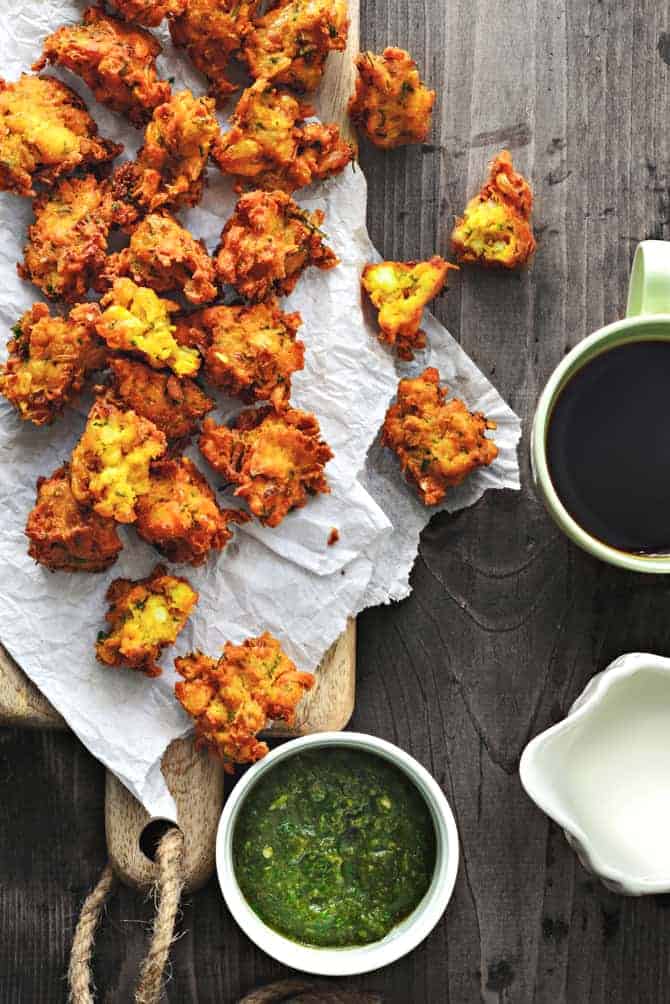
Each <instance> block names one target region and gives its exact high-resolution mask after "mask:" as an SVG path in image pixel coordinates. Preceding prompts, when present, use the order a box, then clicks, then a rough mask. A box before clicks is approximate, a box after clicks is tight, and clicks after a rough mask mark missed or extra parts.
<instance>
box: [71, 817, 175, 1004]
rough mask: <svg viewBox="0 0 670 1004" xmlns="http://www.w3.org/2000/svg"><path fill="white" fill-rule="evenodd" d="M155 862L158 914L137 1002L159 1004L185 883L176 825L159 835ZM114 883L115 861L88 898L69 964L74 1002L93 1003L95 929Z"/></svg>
mask: <svg viewBox="0 0 670 1004" xmlns="http://www.w3.org/2000/svg"><path fill="white" fill-rule="evenodd" d="M156 863H157V865H158V877H157V879H156V886H155V891H154V894H155V897H156V916H155V918H154V925H153V930H152V934H151V943H150V945H149V950H148V952H147V954H146V956H145V958H144V961H143V963H142V966H141V969H140V977H139V980H138V983H137V987H136V990H135V998H134V999H135V1004H158V1002H159V1001H160V998H161V994H162V992H163V974H164V972H165V965H166V963H167V958H168V953H169V951H170V945H171V944H172V941H173V939H174V928H175V922H176V919H177V911H178V909H179V900H180V899H181V893H182V889H183V888H184V835H183V833H182V832H181V830H179V829H177V827H172V828H171V829H170V830H168V831H167V833H166V834H165V835H164V836H163V837H162V838H161V841H160V843H159V844H158V847H157V849H156ZM116 884H117V883H116V877H115V875H114V872H113V871H112V866H111V864H109V863H107V865H105V868H104V871H103V872H102V875H101V876H100V878H99V880H98V883H97V885H96V886H95V888H94V889H93V891H92V892H90V893H89V895H88V896H87V897H86V899H85V900H84V905H83V906H82V908H81V913H80V915H79V920H78V921H77V927H76V928H75V932H74V940H73V942H72V951H71V953H70V964H69V966H68V974H67V975H68V984H69V987H70V1004H94V999H95V998H94V996H93V990H92V982H93V981H92V975H91V956H92V954H93V945H94V941H95V931H96V928H97V926H98V924H99V922H100V918H101V917H102V913H103V910H104V907H105V904H106V902H107V899H108V898H109V896H110V895H111V894H112V892H113V891H114V889H115V888H116Z"/></svg>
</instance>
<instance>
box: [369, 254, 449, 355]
mask: <svg viewBox="0 0 670 1004" xmlns="http://www.w3.org/2000/svg"><path fill="white" fill-rule="evenodd" d="M449 269H457V266H456V265H450V264H449V262H447V261H445V260H444V258H440V257H439V256H438V255H434V256H433V257H432V258H431V259H430V260H429V261H419V262H417V261H406V262H405V261H382V262H377V263H376V264H374V265H366V266H365V268H364V269H363V275H362V277H361V284H362V286H363V289H364V290H365V292H366V293H367V294H368V296H369V297H370V299H371V300H372V303H373V304H374V306H375V307H376V308H377V310H378V311H379V314H378V316H377V321H378V323H379V327H380V334H379V340H380V341H381V342H386V344H387V345H393V346H395V349H396V352H397V353H398V355H399V357H400V358H401V359H413V358H414V351H415V350H416V349H422V348H424V346H425V344H426V334H425V332H424V331H421V329H420V324H421V318H422V316H423V308H424V307H425V306H426V304H427V303H428V302H429V301H430V300H432V299H433V297H435V296H437V295H438V293H440V292H441V291H442V289H443V288H444V284H445V283H446V281H447V272H448V271H449Z"/></svg>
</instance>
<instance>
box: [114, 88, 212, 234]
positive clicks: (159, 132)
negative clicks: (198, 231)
mask: <svg viewBox="0 0 670 1004" xmlns="http://www.w3.org/2000/svg"><path fill="white" fill-rule="evenodd" d="M214 107H215V106H214V101H213V99H212V98H204V97H203V98H194V97H193V95H192V94H191V92H190V91H179V93H178V94H173V95H172V98H171V99H170V100H169V101H167V102H166V103H165V104H164V105H159V106H158V108H156V109H155V110H154V113H153V117H152V119H151V122H150V123H149V125H148V126H147V128H146V132H145V134H144V146H143V147H142V149H141V150H140V151H139V153H138V155H137V159H136V160H131V161H128V162H127V163H125V164H122V165H121V167H119V168H118V169H117V170H116V171H115V172H114V176H113V178H112V190H113V195H114V200H115V202H114V214H115V215H114V220H115V222H116V223H117V224H118V225H119V226H122V227H130V226H132V225H133V224H134V223H135V222H136V221H137V220H138V219H140V217H142V216H145V215H146V214H147V213H150V212H154V211H155V210H156V209H160V208H161V206H165V207H166V208H169V209H174V208H176V207H178V206H195V205H197V204H198V202H200V199H201V198H202V192H203V187H204V172H205V168H206V166H207V160H208V158H209V154H210V151H211V148H212V144H213V142H214V140H215V139H216V137H217V136H218V135H219V124H218V122H217V120H216V117H215V115H214Z"/></svg>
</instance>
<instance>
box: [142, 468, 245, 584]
mask: <svg viewBox="0 0 670 1004" xmlns="http://www.w3.org/2000/svg"><path fill="white" fill-rule="evenodd" d="M248 519H249V516H248V515H247V513H245V512H241V511H240V510H239V509H220V508H219V505H218V503H217V501H216V496H215V495H214V492H213V491H212V489H211V488H210V486H209V484H208V483H207V480H206V478H205V477H204V475H203V474H201V473H200V471H199V470H198V468H197V467H196V466H195V464H194V463H192V462H191V461H190V460H188V459H187V458H186V457H179V458H178V459H177V460H162V461H159V462H158V463H157V464H154V465H153V467H152V469H151V478H150V483H149V491H148V492H147V494H146V495H143V496H142V498H141V499H140V500H139V502H138V505H137V524H136V529H137V532H138V533H139V535H140V537H142V538H143V539H144V540H146V541H148V543H149V544H153V545H154V547H155V548H157V549H158V550H159V551H160V552H161V554H163V555H165V557H166V558H167V559H168V560H169V561H173V562H175V563H182V562H187V563H188V564H190V565H202V564H203V562H204V561H206V560H207V556H208V555H209V553H210V552H211V551H222V550H223V548H224V547H225V546H226V544H227V543H228V541H229V540H230V539H231V538H232V536H233V533H232V530H231V529H230V524H231V523H246V522H247V521H248Z"/></svg>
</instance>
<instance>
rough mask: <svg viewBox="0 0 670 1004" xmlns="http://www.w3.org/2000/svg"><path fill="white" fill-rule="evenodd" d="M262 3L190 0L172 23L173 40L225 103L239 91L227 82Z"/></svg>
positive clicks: (255, 1) (249, 0) (258, 0)
mask: <svg viewBox="0 0 670 1004" xmlns="http://www.w3.org/2000/svg"><path fill="white" fill-rule="evenodd" d="M259 3H260V0H187V3H186V9H185V10H184V13H183V14H181V15H180V16H179V17H176V18H175V19H174V20H173V21H170V34H171V35H172V41H173V42H174V44H175V45H176V46H178V47H180V48H185V49H186V51H187V52H188V55H189V56H190V58H191V60H192V62H193V63H194V64H195V66H196V67H197V68H198V69H199V70H200V72H201V73H204V75H205V76H206V77H207V78H208V80H209V82H210V88H209V93H210V94H211V95H212V97H214V98H216V99H217V100H219V101H225V99H226V98H227V97H228V95H229V94H231V93H232V92H233V91H235V90H237V87H236V85H235V84H233V83H231V81H230V80H229V79H228V76H227V72H228V65H229V63H230V60H231V58H233V57H235V56H238V55H239V52H240V48H241V44H242V37H243V36H244V34H245V33H246V31H247V30H248V28H249V24H250V20H251V18H252V17H253V16H254V15H255V13H256V11H257V10H258V6H259Z"/></svg>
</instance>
